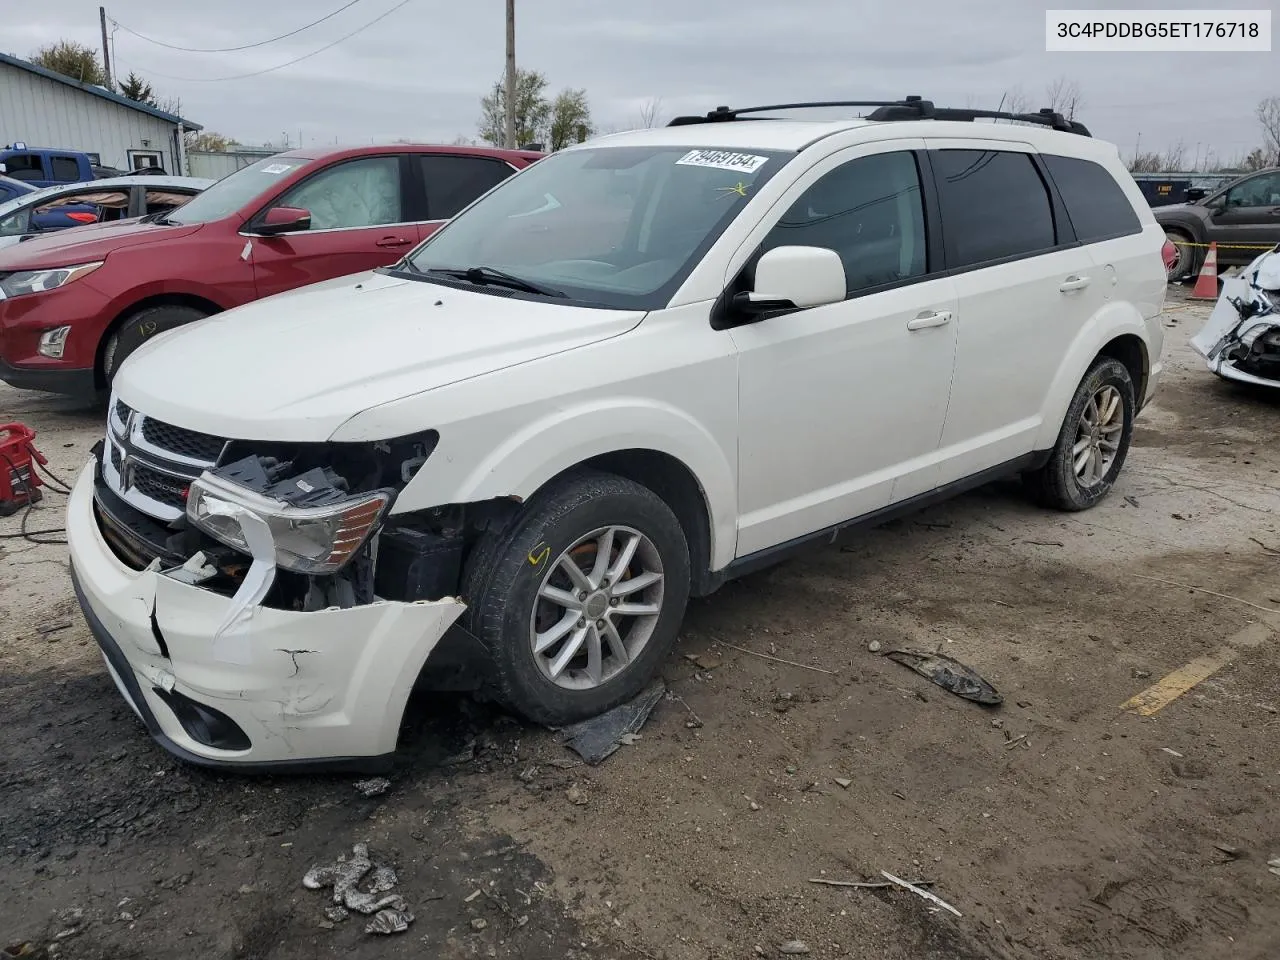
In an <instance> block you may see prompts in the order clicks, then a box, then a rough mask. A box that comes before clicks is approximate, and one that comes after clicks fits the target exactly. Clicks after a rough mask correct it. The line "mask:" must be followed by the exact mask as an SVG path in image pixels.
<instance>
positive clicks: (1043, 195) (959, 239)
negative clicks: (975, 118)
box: [930, 150, 1055, 268]
mask: <svg viewBox="0 0 1280 960" xmlns="http://www.w3.org/2000/svg"><path fill="white" fill-rule="evenodd" d="M930 157H931V159H932V161H933V170H934V178H935V179H936V181H937V184H938V202H939V207H940V210H941V213H942V233H943V238H944V241H945V243H946V249H947V266H949V267H953V268H954V267H968V266H973V265H974V264H979V263H987V262H989V261H992V260H1002V259H1006V258H1010V257H1021V256H1029V255H1031V254H1035V253H1039V252H1042V251H1045V250H1049V249H1052V248H1053V246H1054V242H1055V240H1054V225H1053V208H1052V206H1051V205H1050V201H1049V191H1048V190H1047V189H1046V188H1045V185H1044V181H1043V180H1041V179H1040V173H1039V171H1038V170H1036V167H1035V163H1034V162H1033V161H1032V158H1031V156H1030V154H1026V153H1015V152H1013V151H1005V150H936V151H933V152H932V153H931V154H930Z"/></svg>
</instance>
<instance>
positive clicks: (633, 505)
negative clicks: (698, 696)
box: [463, 472, 690, 726]
mask: <svg viewBox="0 0 1280 960" xmlns="http://www.w3.org/2000/svg"><path fill="white" fill-rule="evenodd" d="M689 586H690V576H689V548H688V545H687V543H686V541H685V536H684V530H683V529H682V528H681V526H680V522H679V521H678V520H677V519H676V517H675V515H674V514H673V513H672V512H671V509H670V508H669V507H668V506H667V505H666V503H664V502H663V501H662V499H661V498H659V497H658V496H657V494H655V493H654V492H653V491H651V490H649V489H648V488H647V487H643V486H641V485H639V484H637V483H633V482H632V481H630V480H626V479H623V478H622V477H618V476H614V475H612V474H604V473H594V472H584V473H580V474H578V475H576V476H572V477H568V478H565V479H562V480H559V481H555V482H554V483H553V484H552V485H550V486H549V487H548V488H547V489H545V490H543V491H540V492H539V493H538V495H536V496H535V497H533V498H531V499H530V501H529V503H528V504H527V505H526V507H525V509H524V511H523V512H522V514H521V515H520V517H519V518H517V520H516V521H515V523H514V525H513V526H511V527H509V528H508V529H507V530H506V531H504V532H502V533H490V534H487V535H486V536H485V538H484V539H482V540H481V542H480V543H479V544H477V546H476V548H475V549H474V551H473V554H472V557H471V559H470V560H469V562H468V570H467V576H466V582H465V584H464V589H463V597H464V599H465V600H466V601H467V604H468V608H469V609H468V614H467V617H468V620H467V622H468V623H469V625H470V628H471V630H472V632H473V633H474V634H475V635H476V636H477V637H478V638H479V639H480V640H481V641H482V642H483V643H484V645H485V646H486V647H487V648H488V650H489V652H490V654H491V656H492V660H493V666H494V671H493V672H494V676H493V681H494V685H495V686H496V688H497V692H498V696H499V698H500V699H501V700H502V701H503V702H504V703H506V704H507V706H509V707H510V708H511V709H513V710H515V711H516V712H517V713H520V714H523V715H524V716H525V717H528V718H529V719H530V720H534V721H536V722H539V723H545V724H549V725H552V726H560V725H563V724H566V723H573V722H575V721H578V720H583V719H585V718H587V717H592V716H595V715H596V714H599V713H603V712H604V711H605V710H608V709H610V708H612V707H615V706H617V705H618V704H620V703H624V702H626V701H627V700H630V699H631V698H633V697H634V696H636V694H638V693H639V692H640V691H641V690H643V689H644V687H645V685H646V684H648V683H649V681H650V680H651V679H652V678H653V677H654V675H655V674H657V672H658V671H659V670H660V669H661V667H662V664H663V661H664V660H665V659H666V656H667V654H668V653H669V652H670V650H671V647H672V645H673V644H674V643H675V640H676V635H677V633H678V632H679V629H680V621H681V619H682V618H683V616H684V609H685V605H686V603H687V602H688V599H689Z"/></svg>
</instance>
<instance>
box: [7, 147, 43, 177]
mask: <svg viewBox="0 0 1280 960" xmlns="http://www.w3.org/2000/svg"><path fill="white" fill-rule="evenodd" d="M4 165H5V175H6V176H9V177H13V179H15V180H22V181H27V180H44V179H45V175H44V163H43V162H42V161H41V159H40V155H39V154H38V153H15V154H14V155H13V156H11V157H8V158H7V159H6V160H5V161H4Z"/></svg>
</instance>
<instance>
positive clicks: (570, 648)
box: [550, 627, 591, 680]
mask: <svg viewBox="0 0 1280 960" xmlns="http://www.w3.org/2000/svg"><path fill="white" fill-rule="evenodd" d="M589 629H591V628H590V627H581V628H579V629H578V630H576V631H574V634H573V636H572V637H570V638H569V639H568V640H566V641H565V643H564V649H563V650H561V651H560V653H559V654H558V655H557V656H556V658H555V659H554V660H553V661H551V668H550V669H551V679H553V680H554V679H555V678H556V677H558V676H560V674H562V673H564V668H565V667H567V666H568V665H569V661H570V660H572V659H573V658H574V657H576V656H577V655H578V651H579V650H581V649H582V644H583V643H584V642H585V641H586V639H587V631H588V630H589Z"/></svg>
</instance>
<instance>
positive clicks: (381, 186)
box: [179, 157, 404, 230]
mask: <svg viewBox="0 0 1280 960" xmlns="http://www.w3.org/2000/svg"><path fill="white" fill-rule="evenodd" d="M275 205H276V206H279V207H300V208H302V209H303V210H308V211H310V213H311V229H312V230H338V229H343V228H353V227H374V226H377V225H378V224H383V223H400V222H401V221H402V220H403V219H404V218H403V217H402V216H401V215H400V161H399V159H398V158H396V157H363V158H361V159H359V160H348V161H346V162H345V163H339V164H335V165H334V166H332V167H329V168H328V169H327V170H322V171H321V172H320V173H317V174H316V175H315V176H312V177H309V178H308V179H306V180H304V181H303V182H302V183H300V184H298V185H297V186H296V187H294V188H293V189H292V190H289V191H288V192H286V193H285V194H284V196H282V197H281V198H280V199H279V200H277V201H276V203H275ZM179 219H181V218H180V217H179Z"/></svg>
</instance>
